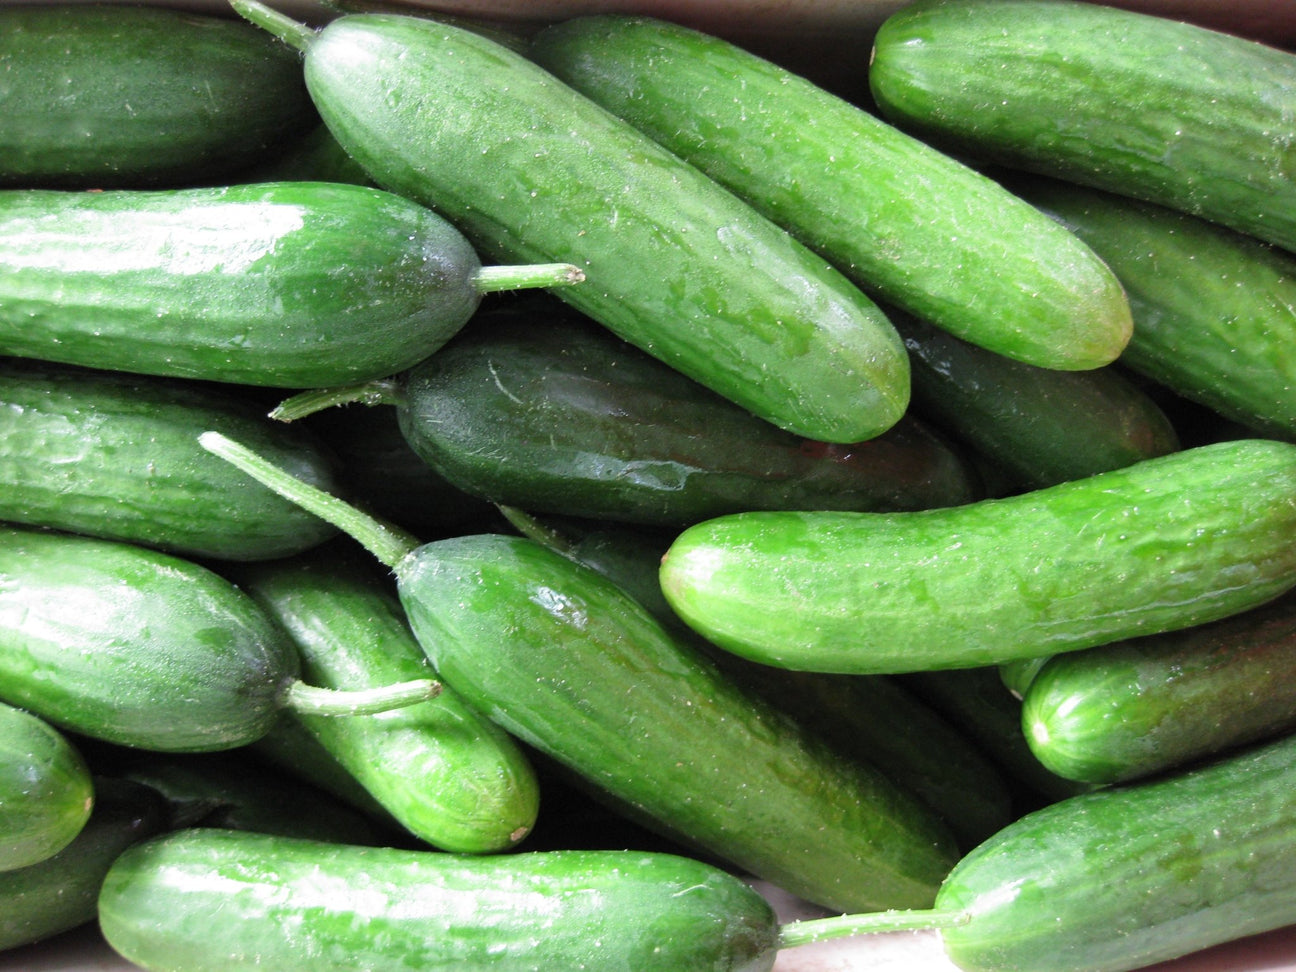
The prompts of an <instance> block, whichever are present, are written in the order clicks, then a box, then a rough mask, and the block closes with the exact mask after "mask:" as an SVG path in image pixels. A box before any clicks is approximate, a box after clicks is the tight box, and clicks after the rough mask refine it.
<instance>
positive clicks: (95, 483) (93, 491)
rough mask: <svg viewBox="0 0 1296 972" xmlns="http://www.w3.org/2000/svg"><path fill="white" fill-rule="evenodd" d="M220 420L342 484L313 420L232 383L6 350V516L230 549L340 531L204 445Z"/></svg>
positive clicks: (292, 547) (189, 548)
mask: <svg viewBox="0 0 1296 972" xmlns="http://www.w3.org/2000/svg"><path fill="white" fill-rule="evenodd" d="M213 427H215V428H223V429H228V430H229V431H230V434H231V435H244V436H246V437H247V438H248V440H249V441H253V440H254V441H257V442H259V443H260V444H261V448H263V449H265V450H267V451H268V452H270V453H273V454H275V455H277V456H279V461H280V462H283V463H286V464H289V465H291V466H292V467H294V468H295V469H297V471H298V472H297V474H298V475H300V476H302V477H303V478H306V479H309V480H310V481H312V482H314V483H317V484H319V485H321V486H323V487H326V488H332V487H334V486H335V485H336V482H337V475H336V468H335V465H336V464H335V462H334V460H333V459H332V457H331V456H330V455H329V453H328V452H327V451H326V450H325V449H324V448H323V447H322V445H321V444H320V443H319V442H317V441H316V439H315V438H314V437H313V436H312V435H311V434H310V433H309V432H308V431H307V430H305V429H290V428H286V427H284V426H283V425H281V424H278V423H275V422H272V421H271V420H270V419H269V418H267V417H266V415H265V409H264V408H263V407H261V406H260V405H259V404H257V403H256V402H254V400H252V399H251V398H250V397H247V396H242V395H239V394H237V393H235V392H234V391H233V390H232V389H228V390H227V389H225V388H216V387H212V386H208V385H205V384H199V383H197V382H188V381H186V380H183V379H163V378H152V377H149V376H139V377H134V376H129V375H126V374H123V373H118V372H105V371H99V370H95V369H84V368H74V367H72V366H61V365H53V364H51V365H45V364H43V363H41V362H36V361H30V360H26V361H24V360H19V359H0V520H5V521H9V522H12V523H24V524H30V525H34V526H43V527H51V528H54V529H59V530H65V531H68V532H72V533H82V534H86V535H91V536H98V537H104V538H107V539H114V540H124V541H129V542H132V543H139V544H144V545H147V546H152V547H158V548H161V549H165V550H169V551H171V552H173V553H179V554H183V555H186V556H193V557H211V558H219V559H229V560H257V559H262V558H267V559H268V558H272V557H283V556H287V555H289V554H293V553H297V552H300V551H302V550H305V549H307V548H309V547H312V546H314V545H315V544H317V543H321V542H322V541H324V540H326V539H328V538H329V537H330V536H332V535H333V534H334V532H335V531H334V530H332V529H321V528H320V523H319V520H318V518H316V517H311V516H307V515H305V514H303V513H302V511H301V510H300V509H298V508H297V507H295V506H294V505H293V504H291V503H288V502H287V501H285V500H284V499H282V498H281V497H279V496H276V495H275V494H274V493H272V492H271V491H270V490H267V489H265V488H264V487H263V486H261V485H260V484H259V483H254V482H251V481H250V480H248V478H247V477H246V476H231V475H230V470H229V466H228V464H226V463H222V462H219V461H215V460H213V458H212V457H211V456H210V455H208V454H207V453H205V452H204V451H203V450H202V449H201V448H199V447H198V444H197V442H196V439H197V436H198V434H199V433H200V432H202V431H203V430H204V429H208V428H213Z"/></svg>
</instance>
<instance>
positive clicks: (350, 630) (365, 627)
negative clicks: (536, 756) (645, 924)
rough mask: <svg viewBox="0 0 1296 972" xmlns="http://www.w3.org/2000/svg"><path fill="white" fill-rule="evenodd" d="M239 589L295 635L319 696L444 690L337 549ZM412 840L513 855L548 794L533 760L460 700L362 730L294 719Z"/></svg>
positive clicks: (444, 700) (375, 584) (241, 576)
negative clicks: (419, 684) (421, 683)
mask: <svg viewBox="0 0 1296 972" xmlns="http://www.w3.org/2000/svg"><path fill="white" fill-rule="evenodd" d="M235 576H237V578H238V580H239V582H240V585H241V586H242V587H243V589H244V590H246V591H248V592H249V593H250V594H251V595H252V596H253V597H254V598H255V599H256V600H257V602H258V603H259V604H260V605H261V606H262V608H264V609H265V611H266V612H267V613H268V614H269V615H270V616H271V617H272V618H274V620H275V621H277V622H278V623H279V625H280V626H281V627H282V628H283V629H284V630H285V631H286V632H287V633H288V635H289V636H290V637H291V638H292V640H293V643H294V644H295V645H296V647H297V650H298V653H299V655H300V656H301V659H302V674H303V677H304V678H306V679H307V680H308V681H309V682H310V683H311V684H312V685H322V686H325V687H327V688H333V689H359V688H363V687H364V686H366V685H375V684H386V683H392V682H401V681H409V680H414V679H419V678H436V677H437V676H436V673H435V671H433V669H432V666H431V665H430V664H429V663H428V660H427V656H426V655H425V654H424V652H423V649H422V648H421V647H420V646H419V643H418V641H417V640H416V639H415V638H414V635H413V633H412V632H411V631H410V629H409V624H408V622H407V621H406V619H405V615H404V613H403V612H402V610H401V607H400V604H399V602H398V601H397V600H396V596H395V593H394V592H392V591H390V590H389V589H388V587H387V586H386V584H385V583H384V581H383V579H382V578H381V577H379V576H378V575H377V574H376V573H374V572H372V571H371V570H370V565H369V563H368V562H367V561H366V562H365V563H363V564H360V563H356V562H354V561H353V560H352V559H351V558H350V557H349V556H347V555H346V554H344V553H343V552H341V551H339V550H337V549H328V550H322V551H314V552H312V553H310V554H306V555H303V556H300V557H297V558H293V559H292V560H288V561H279V562H276V563H267V564H257V565H255V566H250V567H248V568H246V569H244V570H240V571H239V572H238V573H237V574H236V575H235ZM295 718H297V719H298V720H299V721H300V722H301V723H302V724H303V725H304V726H305V727H306V728H307V729H308V730H309V731H310V732H311V734H312V735H313V736H314V737H315V738H316V739H317V740H319V742H320V743H321V744H322V745H323V746H324V747H325V748H326V749H327V750H328V751H329V752H331V753H332V754H333V755H334V757H335V758H336V759H337V760H338V762H340V763H341V764H342V765H343V766H345V767H346V768H347V770H348V771H349V772H350V773H351V775H352V776H354V777H355V778H356V779H357V780H358V781H359V782H360V783H361V784H362V785H363V786H364V787H365V789H366V790H368V792H369V793H370V794H372V795H373V797H374V798H375V799H376V800H377V801H378V802H379V803H380V804H381V805H382V806H383V807H385V808H386V809H387V810H388V811H389V812H390V814H391V816H392V817H393V818H394V819H395V820H397V821H398V822H399V823H400V824H401V825H402V826H403V827H404V828H405V829H406V830H408V831H409V832H410V833H412V834H413V835H414V836H416V837H418V838H420V839H421V840H424V841H426V842H427V843H429V844H432V845H433V846H435V847H439V848H441V849H442V850H448V851H458V852H463V853H484V852H493V851H500V850H506V849H508V848H510V847H512V846H514V845H516V844H517V843H518V842H520V841H521V840H522V839H523V838H524V837H525V836H526V835H527V834H528V833H529V832H530V830H531V827H532V825H533V824H534V823H535V819H536V815H537V813H538V809H539V789H538V786H537V782H536V778H535V774H534V771H533V770H532V768H531V765H530V763H529V761H528V760H527V757H526V756H525V755H524V754H523V752H522V751H521V749H520V748H519V747H518V746H517V745H516V743H514V741H513V740H512V739H511V738H510V737H509V736H507V735H506V734H505V733H504V731H503V730H502V729H500V728H499V727H498V726H496V725H495V724H494V723H492V722H490V721H489V720H488V719H486V718H485V716H483V715H482V714H481V713H480V712H479V711H478V710H476V709H475V708H473V707H472V706H471V705H470V704H469V703H468V702H467V701H466V700H464V699H462V698H461V697H460V696H459V695H458V694H457V693H456V692H455V691H454V690H453V689H446V690H444V691H442V692H441V693H440V694H439V695H438V696H437V697H436V698H435V699H432V700H429V701H427V702H422V703H419V704H418V705H411V706H405V707H403V708H401V709H397V710H393V711H391V712H384V713H378V714H375V715H371V716H357V717H355V718H352V719H337V718H333V717H330V716H310V715H298V716H295Z"/></svg>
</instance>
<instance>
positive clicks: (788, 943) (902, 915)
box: [779, 908, 972, 950]
mask: <svg viewBox="0 0 1296 972" xmlns="http://www.w3.org/2000/svg"><path fill="white" fill-rule="evenodd" d="M971 920H972V914H971V913H970V912H968V911H964V910H959V911H954V910H950V909H948V908H926V909H913V910H892V911H878V912H874V913H871V914H862V915H834V916H832V917H829V918H810V919H806V920H804V921H792V922H788V923H787V924H786V925H783V926H782V927H780V928H779V949H780V950H781V949H785V948H796V947H797V946H798V945H812V944H814V943H815V942H827V941H831V940H833V939H836V938H850V937H852V936H855V935H874V934H879V933H885V932H898V931H939V930H940V929H942V928H956V927H958V926H959V925H966V924H967V923H968V922H969V921H971Z"/></svg>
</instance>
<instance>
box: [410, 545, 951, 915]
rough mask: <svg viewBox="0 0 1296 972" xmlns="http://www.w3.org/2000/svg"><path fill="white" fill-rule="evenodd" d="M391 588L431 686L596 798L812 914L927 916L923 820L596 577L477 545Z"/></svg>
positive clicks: (865, 770) (939, 851)
mask: <svg viewBox="0 0 1296 972" xmlns="http://www.w3.org/2000/svg"><path fill="white" fill-rule="evenodd" d="M397 578H398V582H399V592H400V598H401V601H402V603H403V604H404V605H405V610H406V612H407V614H408V615H409V618H410V624H411V626H412V627H413V629H414V632H415V634H416V635H417V636H418V639H419V641H420V642H421V643H422V644H423V646H424V649H425V650H426V651H427V652H428V656H429V658H431V660H432V663H433V665H434V666H435V667H436V669H437V671H438V672H439V673H440V674H441V676H442V677H443V678H444V679H445V681H446V683H447V684H449V685H451V686H453V687H454V688H455V689H456V690H457V691H458V692H460V693H461V694H462V695H463V696H465V697H466V698H467V699H468V700H469V701H470V702H472V703H473V704H474V705H476V706H477V707H478V708H479V709H481V710H482V711H483V712H486V713H487V714H488V715H489V716H490V717H491V718H492V719H494V720H495V721H496V722H498V723H499V724H500V725H501V726H503V727H504V728H505V729H507V730H508V731H509V732H511V733H512V734H513V735H515V736H517V737H518V738H520V739H522V740H523V741H524V742H526V743H527V744H528V745H530V746H532V747H534V748H536V749H537V750H539V751H541V752H543V753H545V754H547V755H549V756H551V757H553V758H554V759H556V760H558V761H559V762H561V763H563V764H564V765H566V766H568V767H569V768H570V769H572V770H573V771H574V772H576V773H577V774H579V775H581V776H583V777H584V778H585V779H587V780H588V781H589V782H590V783H592V784H593V785H595V786H597V787H599V788H601V789H602V790H604V791H606V792H607V793H609V794H610V795H611V796H612V797H613V798H615V799H617V800H619V801H620V802H622V803H625V804H627V805H629V806H631V807H633V808H636V809H637V810H638V811H639V812H641V813H643V814H644V815H646V816H648V817H650V818H656V819H658V820H661V821H662V822H663V823H664V824H665V825H666V826H667V827H668V828H670V829H671V830H672V831H673V832H677V833H679V834H682V835H683V836H684V837H686V838H688V839H689V840H690V841H691V842H692V843H694V844H696V845H698V846H701V847H704V848H706V849H707V850H708V851H710V852H711V853H714V854H717V855H719V856H720V857H722V858H724V859H726V860H729V861H731V862H733V863H734V864H735V865H737V866H739V867H742V868H745V869H747V870H748V871H749V872H750V873H752V874H755V875H757V876H759V877H763V878H765V879H767V880H770V881H772V882H774V883H775V884H777V885H778V886H779V887H782V888H785V889H787V890H788V891H790V892H792V893H793V894H797V895H800V896H801V897H803V898H805V899H807V900H810V901H814V902H816V903H820V904H822V905H824V906H825V907H830V908H841V909H842V910H844V911H850V910H871V909H874V908H886V907H921V906H923V903H924V902H926V903H928V904H929V903H930V901H931V899H932V897H933V895H934V892H935V887H936V886H937V885H939V883H940V880H941V878H942V877H944V874H945V872H946V871H947V870H948V868H949V866H950V864H951V856H952V855H954V854H955V851H954V841H953V838H952V837H951V836H950V835H949V833H948V831H947V830H946V828H945V827H944V826H943V825H942V824H941V823H940V822H939V820H938V819H937V818H936V816H935V814H933V813H932V812H931V811H929V810H928V809H927V808H926V807H925V806H923V805H922V804H920V803H919V802H918V801H917V800H916V799H915V798H913V797H912V796H910V795H909V794H908V793H907V792H904V791H901V790H900V789H899V788H897V787H895V786H894V785H893V784H892V783H891V782H890V781H889V780H887V779H885V778H884V777H882V776H881V775H879V774H877V773H876V772H875V771H873V770H872V769H871V768H870V767H865V766H862V765H859V764H854V763H851V762H850V761H848V760H845V759H842V758H841V757H840V756H839V755H837V754H835V753H832V752H830V751H829V750H827V749H826V748H825V747H823V746H822V745H821V744H820V743H819V742H818V741H816V740H814V739H812V738H810V737H809V736H808V735H807V734H806V733H804V732H803V731H801V730H800V729H798V727H797V726H796V725H795V724H794V723H792V722H791V721H790V720H789V719H787V717H785V716H783V715H782V714H780V713H777V712H776V711H775V710H773V709H772V708H770V707H768V706H766V705H763V704H762V703H761V702H760V701H759V700H758V699H757V698H756V697H755V695H753V694H751V693H748V692H745V691H744V690H742V689H739V688H738V687H737V686H735V685H734V684H733V683H732V681H730V680H729V679H727V678H725V677H724V676H723V675H722V674H721V673H720V672H719V670H718V669H717V668H715V667H714V666H713V665H712V664H711V663H710V662H709V661H708V660H707V659H706V657H705V656H704V655H703V654H702V653H701V652H699V651H697V650H696V649H695V648H693V647H691V646H689V645H687V644H686V643H684V642H682V641H680V640H679V639H676V638H673V637H672V636H670V635H669V634H668V633H667V631H666V629H665V628H664V627H663V626H662V625H661V624H660V623H659V622H657V621H656V620H655V619H654V618H653V617H652V616H651V615H650V614H649V613H648V612H647V610H646V609H645V608H643V607H642V606H641V605H640V604H639V603H638V602H637V601H635V600H634V599H633V598H632V597H631V596H630V595H628V594H626V593H625V592H624V591H623V590H622V589H621V588H620V587H618V586H617V585H616V584H615V583H613V582H612V581H610V580H609V579H608V578H606V577H604V576H602V575H600V574H599V573H598V572H597V571H595V570H593V569H592V568H588V567H585V566H583V565H581V564H578V563H576V562H575V561H573V560H571V559H569V558H568V557H566V556H564V555H562V554H559V553H557V552H555V551H553V550H552V549H550V548H548V547H545V546H542V545H540V544H539V543H536V542H534V541H531V540H527V539H523V538H519V537H511V536H504V535H478V536H473V537H459V538H453V539H449V540H442V541H437V542H434V543H430V544H427V545H425V546H422V547H420V548H418V549H417V550H416V551H414V552H413V553H411V554H410V555H408V556H407V557H406V558H405V559H404V560H402V561H401V563H400V564H399V566H398V567H397ZM735 753H742V754H743V755H742V758H741V759H737V760H736V759H734V758H733V755H734V754H735Z"/></svg>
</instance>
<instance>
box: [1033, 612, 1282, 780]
mask: <svg viewBox="0 0 1296 972" xmlns="http://www.w3.org/2000/svg"><path fill="white" fill-rule="evenodd" d="M1294 666H1296V599H1293V597H1292V596H1290V595H1288V596H1285V597H1281V598H1278V599H1277V600H1275V601H1272V602H1270V603H1268V604H1265V605H1262V606H1261V607H1258V608H1255V609H1253V610H1251V611H1246V612H1243V613H1242V614H1237V615H1234V616H1232V617H1228V618H1224V619H1222V620H1220V621H1215V622H1213V623H1211V624H1205V625H1199V626H1197V627H1194V628H1189V629H1188V630H1186V631H1177V632H1173V633H1169V634H1164V635H1153V636H1149V637H1146V638H1136V639H1133V640H1129V641H1121V642H1115V643H1113V644H1110V645H1101V646H1099V647H1096V648H1092V649H1089V650H1087V651H1082V652H1073V653H1070V654H1066V655H1060V656H1057V657H1055V658H1050V659H1049V660H1048V661H1047V662H1046V663H1045V664H1044V666H1043V667H1042V668H1041V669H1040V671H1039V673H1038V674H1037V675H1036V676H1035V678H1034V680H1033V681H1032V682H1031V684H1030V687H1029V688H1028V689H1027V690H1026V694H1025V696H1024V698H1023V700H1022V726H1023V729H1024V731H1025V733H1026V738H1027V740H1028V741H1029V742H1030V745H1031V749H1032V751H1033V752H1034V753H1035V755H1036V757H1037V758H1038V759H1039V760H1040V762H1041V763H1043V764H1044V765H1045V766H1048V767H1049V768H1050V769H1051V770H1053V772H1055V773H1058V774H1060V775H1062V776H1066V777H1069V778H1071V779H1077V780H1084V781H1087V782H1092V783H1113V782H1121V781H1124V780H1130V779H1138V778H1142V777H1146V776H1150V775H1152V774H1153V773H1157V772H1161V771H1164V770H1168V769H1173V768H1175V767H1178V766H1182V765H1185V764H1187V763H1189V762H1191V761H1193V760H1198V759H1202V758H1205V757H1208V756H1212V755H1214V754H1215V753H1218V752H1222V751H1224V750H1227V749H1230V748H1234V747H1237V746H1241V745H1243V744H1246V743H1251V742H1255V741H1257V740H1261V739H1265V738H1269V737H1272V736H1275V735H1278V734H1280V733H1283V732H1287V731H1289V730H1290V729H1291V728H1292V727H1293V726H1296V692H1294V691H1293V688H1292V684H1293V678H1292V670H1293V667H1294Z"/></svg>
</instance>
